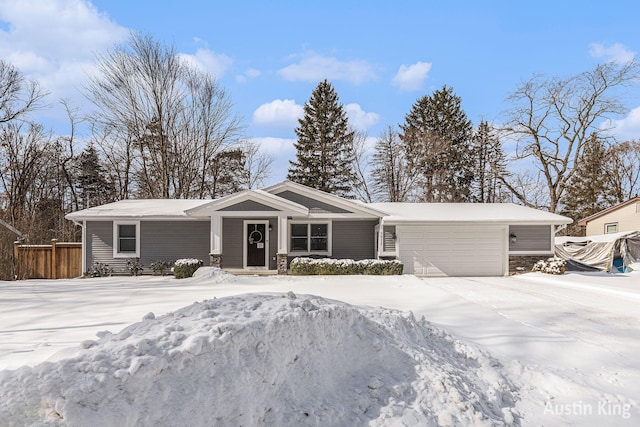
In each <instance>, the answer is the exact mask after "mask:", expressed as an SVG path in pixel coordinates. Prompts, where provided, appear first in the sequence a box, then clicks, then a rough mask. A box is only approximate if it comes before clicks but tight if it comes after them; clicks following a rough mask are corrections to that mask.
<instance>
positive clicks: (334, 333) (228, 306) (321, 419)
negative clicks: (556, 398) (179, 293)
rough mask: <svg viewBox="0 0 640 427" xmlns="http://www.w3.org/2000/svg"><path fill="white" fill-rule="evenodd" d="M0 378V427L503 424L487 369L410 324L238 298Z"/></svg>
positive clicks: (308, 302) (508, 413)
mask: <svg viewBox="0 0 640 427" xmlns="http://www.w3.org/2000/svg"><path fill="white" fill-rule="evenodd" d="M98 335H99V336H100V338H99V339H98V340H97V341H85V342H83V343H82V345H81V346H80V348H77V349H76V350H74V354H65V357H66V358H64V359H61V360H58V361H55V362H44V363H41V364H39V365H37V366H35V367H22V368H20V369H18V370H15V371H9V370H5V371H0V420H2V425H9V426H11V425H16V426H17V425H20V426H22V425H41V426H42V425H47V426H54V425H91V426H113V425H118V426H121V427H125V426H140V425H153V426H175V425H190V426H198V425H207V426H208V425H221V426H238V425H244V426H252V425H281V426H287V425H291V426H306V425H333V426H354V425H373V426H375V425H423V426H429V425H487V426H489V425H492V426H493V425H509V424H519V417H518V415H517V413H516V412H515V410H514V409H513V408H514V405H515V401H516V399H517V390H516V389H515V387H514V385H513V384H512V383H511V382H510V381H509V380H508V379H507V378H506V377H505V375H503V373H502V367H501V365H500V363H499V362H497V361H496V360H495V359H493V358H491V357H490V356H489V355H488V354H486V353H484V352H483V351H480V350H479V349H478V348H476V347H474V346H472V345H467V344H464V343H462V342H460V341H459V340H457V339H455V338H453V337H452V336H450V335H448V334H447V333H445V332H443V331H442V330H440V329H437V328H435V327H433V326H432V325H431V324H429V323H428V322H427V321H425V320H424V319H423V320H416V319H415V318H414V317H413V315H412V314H410V313H406V312H400V311H395V310H389V309H383V308H366V307H356V306H351V305H349V304H346V303H342V302H337V301H333V300H327V299H323V298H320V297H315V296H302V295H299V296H296V295H294V294H293V293H291V292H289V293H288V294H248V295H240V296H234V297H225V298H220V299H213V300H207V301H204V302H200V303H195V304H193V305H191V306H188V307H185V308H183V309H181V310H179V311H176V312H174V313H171V314H168V315H164V316H162V317H157V318H156V317H155V316H154V315H153V314H152V313H149V314H148V315H146V316H145V317H144V319H143V320H142V321H141V322H139V323H136V324H133V325H131V326H129V327H127V328H125V329H124V330H122V331H121V332H119V333H116V334H111V333H109V332H101V333H99V334H98Z"/></svg>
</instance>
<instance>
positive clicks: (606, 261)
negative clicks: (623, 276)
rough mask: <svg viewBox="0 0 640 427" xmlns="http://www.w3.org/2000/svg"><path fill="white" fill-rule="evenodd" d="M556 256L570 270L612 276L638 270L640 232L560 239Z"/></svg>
mask: <svg viewBox="0 0 640 427" xmlns="http://www.w3.org/2000/svg"><path fill="white" fill-rule="evenodd" d="M555 245H556V256H557V257H559V258H562V259H564V260H567V262H568V264H569V267H570V268H571V267H574V268H576V269H583V270H602V271H607V272H610V273H614V272H617V271H628V270H630V269H633V268H637V266H638V263H639V262H640V232H638V231H629V232H622V233H611V234H602V235H597V236H587V237H572V236H563V237H556V239H555Z"/></svg>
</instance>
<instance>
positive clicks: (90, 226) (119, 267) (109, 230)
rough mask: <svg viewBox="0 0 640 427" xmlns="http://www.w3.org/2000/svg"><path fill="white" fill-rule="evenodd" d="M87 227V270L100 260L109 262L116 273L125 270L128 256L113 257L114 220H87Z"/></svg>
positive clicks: (103, 262)
mask: <svg viewBox="0 0 640 427" xmlns="http://www.w3.org/2000/svg"><path fill="white" fill-rule="evenodd" d="M86 227H87V230H86V235H87V237H86V238H87V241H86V245H85V247H86V251H87V267H86V268H87V270H90V269H91V268H92V267H93V265H94V264H95V263H97V262H99V263H102V264H108V265H109V267H111V268H112V269H113V271H114V273H117V272H123V271H125V267H126V265H127V260H126V258H114V257H113V222H112V221H87V225H86Z"/></svg>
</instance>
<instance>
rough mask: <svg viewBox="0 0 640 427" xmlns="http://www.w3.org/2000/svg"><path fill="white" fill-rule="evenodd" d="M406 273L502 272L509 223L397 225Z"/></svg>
mask: <svg viewBox="0 0 640 427" xmlns="http://www.w3.org/2000/svg"><path fill="white" fill-rule="evenodd" d="M396 232H397V235H398V249H399V258H400V260H401V261H402V263H403V264H404V265H405V273H410V274H411V273H413V274H418V275H428V276H501V275H503V274H504V265H505V262H506V237H505V236H506V234H505V233H506V227H503V226H487V227H471V226H438V227H433V226H398V227H397V228H396Z"/></svg>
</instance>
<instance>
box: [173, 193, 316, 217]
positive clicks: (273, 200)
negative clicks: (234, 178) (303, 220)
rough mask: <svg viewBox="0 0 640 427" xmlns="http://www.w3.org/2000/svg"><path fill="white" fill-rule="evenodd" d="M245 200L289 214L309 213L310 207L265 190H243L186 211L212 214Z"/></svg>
mask: <svg viewBox="0 0 640 427" xmlns="http://www.w3.org/2000/svg"><path fill="white" fill-rule="evenodd" d="M245 201H254V202H258V203H260V204H263V205H265V206H268V207H270V208H272V209H275V211H274V213H275V212H276V211H279V212H282V213H286V214H287V215H300V216H308V215H309V209H307V208H306V207H305V206H302V205H300V204H298V203H295V202H292V201H290V200H287V199H283V198H282V197H278V196H276V195H273V194H271V193H268V192H266V191H263V190H245V191H241V192H240V193H236V194H231V195H229V196H226V197H222V198H220V199H216V200H212V201H210V202H208V203H206V204H204V205H202V206H198V207H195V208H192V209H188V210H186V211H185V214H186V215H187V216H203V215H211V214H212V213H214V212H217V211H220V210H222V209H225V208H228V207H230V206H233V205H236V204H238V203H242V202H245ZM225 212H230V211H225ZM248 213H249V212H248Z"/></svg>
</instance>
